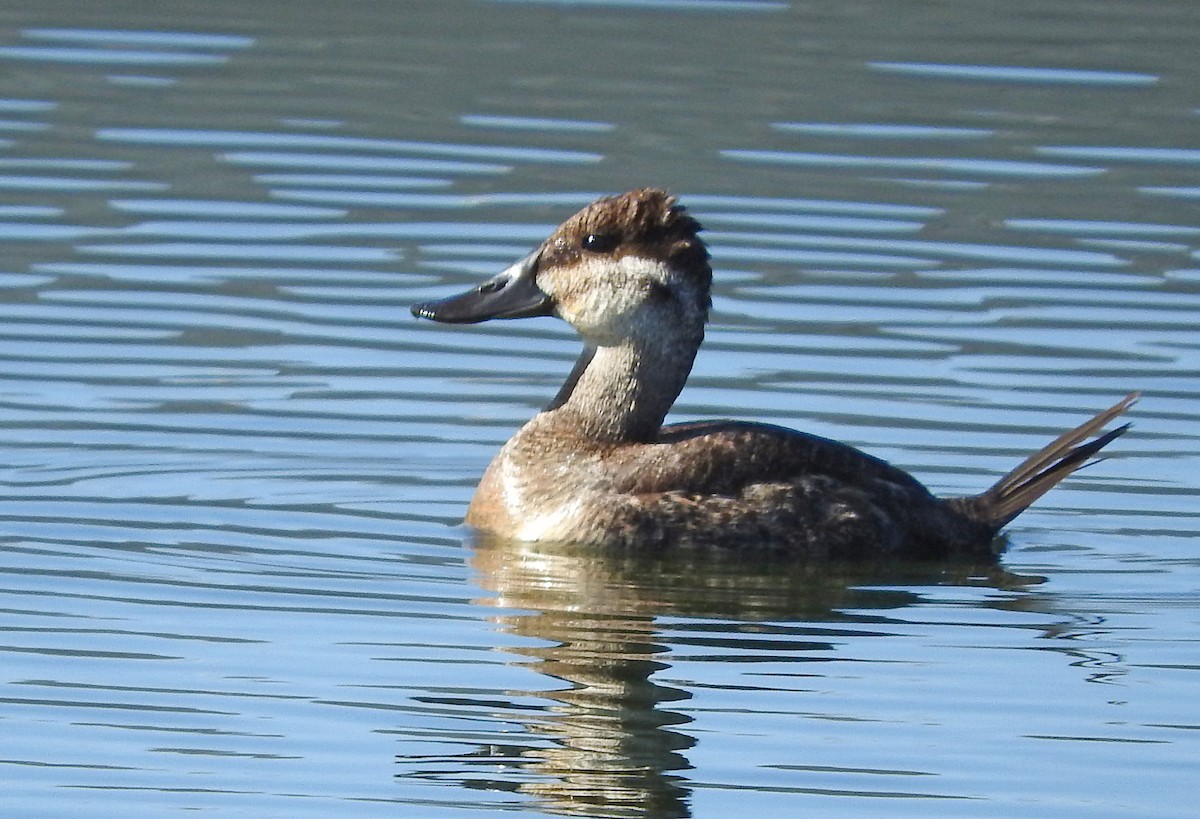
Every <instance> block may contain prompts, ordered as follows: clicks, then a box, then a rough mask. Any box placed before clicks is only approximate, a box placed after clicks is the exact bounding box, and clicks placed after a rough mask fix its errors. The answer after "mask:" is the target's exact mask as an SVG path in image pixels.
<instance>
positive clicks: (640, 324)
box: [412, 188, 712, 346]
mask: <svg viewBox="0 0 1200 819" xmlns="http://www.w3.org/2000/svg"><path fill="white" fill-rule="evenodd" d="M699 230H700V224H699V223H698V222H697V221H696V220H695V219H693V218H692V217H691V216H689V215H688V214H687V212H686V211H685V210H684V208H683V206H681V205H679V204H678V203H677V202H676V200H675V198H674V197H672V196H670V195H668V194H667V193H666V192H665V191H662V190H658V189H655V188H643V189H640V190H636V191H630V192H629V193H623V194H620V195H619V196H609V197H605V198H603V199H599V200H597V201H595V202H593V203H592V204H590V205H588V206H587V207H586V208H584V209H583V210H581V211H579V212H578V213H576V214H575V215H574V216H572V217H571V218H570V219H568V220H567V221H565V222H563V223H562V224H561V225H559V226H558V228H557V229H556V230H555V231H554V233H552V234H551V235H550V237H549V238H548V239H546V241H545V242H543V243H542V244H541V246H540V247H538V248H537V249H536V250H535V251H533V253H531V254H529V255H528V256H526V257H525V258H524V259H521V260H520V261H518V262H516V263H515V264H513V265H512V266H510V267H508V268H507V269H506V270H504V271H502V272H501V273H500V274H499V275H497V276H495V277H493V278H491V279H489V280H488V281H486V282H484V283H483V284H481V285H479V286H478V287H476V288H474V289H472V290H469V291H467V292H466V293H462V294H460V295H457V296H451V297H450V298H448V299H443V300H441V301H434V302H426V303H423V304H417V305H414V306H413V308H412V312H413V315H415V316H418V317H420V318H428V319H433V320H434V321H441V322H446V323H452V324H473V323H475V322H480V321H486V320H488V319H494V318H528V317H531V316H549V315H556V316H559V317H560V318H562V319H563V320H565V321H566V322H568V323H569V324H570V325H571V326H573V327H574V328H575V329H576V330H577V331H578V332H579V333H580V335H582V336H583V337H584V338H585V339H587V340H588V341H589V342H591V343H593V344H596V345H601V346H604V345H609V344H617V343H620V342H621V341H623V340H626V339H636V338H639V337H645V336H652V335H661V334H662V333H663V332H672V331H673V332H681V331H683V330H685V329H686V330H693V331H699V332H702V331H703V326H704V322H705V320H706V319H707V316H708V308H709V287H710V285H711V283H712V269H711V267H710V266H709V263H708V251H707V250H706V249H705V247H704V243H703V241H702V240H701V239H700V237H699V235H698V232H699Z"/></svg>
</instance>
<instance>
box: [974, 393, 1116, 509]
mask: <svg viewBox="0 0 1200 819" xmlns="http://www.w3.org/2000/svg"><path fill="white" fill-rule="evenodd" d="M1138 396H1139V393H1136V392H1133V393H1130V394H1129V395H1126V396H1125V397H1124V398H1122V399H1121V400H1120V401H1118V402H1117V403H1116V404H1114V405H1113V406H1111V407H1109V408H1108V409H1106V410H1104V411H1103V412H1100V413H1098V414H1097V415H1096V416H1095V417H1093V418H1092V419H1091V420H1089V421H1087V422H1085V423H1083V424H1080V425H1079V426H1077V427H1075V429H1072V430H1069V431H1067V432H1064V433H1063V434H1062V435H1060V436H1059V437H1058V438H1056V439H1055V440H1054V441H1052V442H1050V443H1049V444H1047V445H1046V446H1045V447H1043V448H1042V449H1039V450H1038V451H1037V452H1035V453H1033V454H1032V455H1030V456H1029V457H1028V458H1026V459H1025V460H1024V461H1023V462H1022V463H1021V464H1020V465H1019V466H1018V467H1017V468H1016V469H1014V470H1012V471H1011V472H1009V473H1008V474H1007V475H1005V476H1004V477H1003V478H1001V479H1000V480H998V481H996V483H995V484H993V485H992V487H991V488H989V489H988V490H987V491H985V492H983V493H982V494H979V495H975V496H973V497H969V498H960V499H958V506H959V508H960V509H961V510H962V511H964V512H965V513H966V514H967V516H968V517H970V518H971V519H972V520H975V521H977V522H978V523H982V524H984V525H986V526H989V527H992V528H993V529H994V531H997V532H998V531H1000V529H1001V528H1002V527H1003V526H1004V525H1005V524H1007V523H1008V522H1009V521H1011V520H1012V519H1013V518H1015V517H1016V516H1017V515H1019V514H1021V513H1022V512H1024V511H1025V510H1026V509H1027V508H1028V507H1029V505H1030V504H1031V503H1033V502H1034V501H1036V500H1037V499H1038V498H1040V497H1041V496H1042V495H1044V494H1046V493H1047V492H1049V491H1050V490H1051V489H1053V488H1054V486H1055V485H1057V484H1058V482H1059V481H1061V480H1062V479H1063V478H1065V477H1067V476H1068V475H1070V474H1071V473H1072V472H1074V471H1075V470H1077V469H1079V468H1080V467H1082V466H1085V465H1086V464H1088V463H1089V462H1090V461H1091V458H1092V456H1094V455H1095V454H1096V453H1098V452H1099V451H1100V450H1101V449H1103V448H1104V447H1106V446H1108V444H1110V443H1112V442H1113V440H1115V439H1116V438H1118V437H1120V436H1121V435H1122V434H1124V432H1125V431H1126V430H1127V429H1129V424H1123V425H1121V426H1119V427H1116V428H1114V429H1111V430H1109V431H1108V432H1105V433H1104V434H1102V435H1098V434H1097V433H1099V432H1100V430H1102V429H1104V427H1106V426H1108V424H1109V422H1111V421H1112V420H1113V419H1115V418H1118V417H1119V416H1120V415H1122V414H1123V413H1124V412H1125V411H1126V410H1127V409H1129V407H1130V406H1132V405H1133V403H1134V402H1135V401H1137V399H1138ZM1093 436H1096V437H1093Z"/></svg>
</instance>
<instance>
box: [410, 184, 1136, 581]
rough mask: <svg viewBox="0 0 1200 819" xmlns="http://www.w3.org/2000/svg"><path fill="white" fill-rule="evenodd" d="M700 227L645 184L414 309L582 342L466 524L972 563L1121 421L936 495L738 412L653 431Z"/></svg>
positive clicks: (701, 321)
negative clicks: (563, 331)
mask: <svg viewBox="0 0 1200 819" xmlns="http://www.w3.org/2000/svg"><path fill="white" fill-rule="evenodd" d="M701 230H702V228H701V226H700V223H699V222H698V221H697V220H696V219H695V218H694V217H693V216H692V215H691V214H690V213H689V212H688V210H687V209H686V208H685V207H684V206H683V205H682V204H680V203H679V201H678V200H677V199H676V198H675V197H674V196H672V195H671V194H669V193H667V192H666V191H665V190H662V189H659V188H642V189H638V190H633V191H629V192H627V193H622V194H619V195H615V196H606V197H603V198H601V199H598V200H596V201H595V202H593V203H592V204H590V205H588V206H586V207H584V208H583V209H582V210H580V211H579V212H578V213H576V214H574V215H573V216H571V217H570V218H568V219H567V220H566V221H565V222H563V223H562V224H561V225H559V226H558V228H556V229H555V230H554V231H553V232H552V233H551V234H550V236H549V237H548V238H547V239H546V240H545V241H544V242H542V244H541V245H540V246H538V247H537V248H536V249H535V250H534V251H533V252H532V253H530V254H529V255H527V256H525V257H524V258H522V259H520V260H519V261H517V262H515V263H514V264H512V265H511V266H509V267H507V268H506V269H504V270H502V271H501V272H500V273H498V274H497V275H495V276H494V277H492V278H490V279H488V280H487V281H484V282H483V283H482V284H480V285H478V286H477V287H474V288H472V289H471V290H469V291H467V292H465V293H461V294H458V295H454V296H450V297H448V298H443V299H440V300H436V301H428V302H422V303H420V304H416V305H413V306H412V313H413V315H415V316H416V317H418V318H423V319H431V320H433V321H435V322H441V323H445V324H474V323H477V322H482V321H488V320H492V319H523V318H532V317H539V316H556V317H558V318H559V319H562V320H563V321H565V322H567V324H569V325H570V326H571V327H572V328H574V330H575V331H576V332H577V333H578V334H579V336H580V337H581V339H582V342H583V350H582V352H581V354H580V356H579V358H578V360H577V361H576V362H575V365H574V367H573V368H572V369H571V371H570V374H569V375H568V377H567V379H566V382H565V383H564V384H563V386H562V388H561V389H560V390H559V391H558V393H557V395H555V397H554V398H553V400H551V401H550V403H549V404H548V405H547V406H546V407H545V409H544V410H542V411H541V412H539V413H537V414H536V415H535V416H534V417H533V418H532V419H531V420H530V421H528V422H527V423H526V424H525V425H524V426H522V427H521V428H520V429H519V430H518V431H517V432H516V434H514V435H513V436H512V438H510V439H509V440H508V442H507V443H506V444H504V445H503V447H502V448H501V449H500V451H499V452H498V453H497V454H496V456H495V458H494V459H493V460H492V462H491V463H490V465H489V466H488V467H487V469H486V471H485V472H484V473H483V477H482V478H481V480H480V482H479V485H478V487H477V488H476V491H475V494H474V497H473V498H472V500H471V502H470V506H469V507H468V509H467V513H466V519H465V523H466V524H468V525H469V526H470V527H473V528H474V529H475V530H477V531H479V532H480V533H483V534H485V535H486V536H488V537H490V538H499V539H503V540H510V541H517V542H525V543H529V542H555V543H565V544H570V545H572V546H573V547H579V548H584V549H597V550H632V551H637V552H647V553H649V552H661V551H663V550H668V549H677V548H683V549H704V550H722V551H729V550H750V551H755V552H761V553H778V554H785V555H788V556H791V557H794V558H795V559H798V560H814V561H815V560H863V559H878V558H890V557H900V558H916V559H921V558H947V557H953V556H956V555H958V556H964V557H971V558H975V557H979V556H981V555H994V554H996V553H998V548H997V547H996V546H995V543H996V541H997V539H998V535H999V534H1000V532H1001V530H1002V529H1003V528H1004V527H1005V526H1006V525H1007V524H1008V523H1009V522H1011V521H1012V520H1013V519H1014V518H1015V517H1016V516H1017V515H1019V514H1020V513H1021V512H1022V511H1024V510H1025V509H1026V508H1027V507H1028V506H1029V505H1030V504H1032V503H1033V502H1034V501H1036V500H1037V499H1038V498H1040V497H1041V496H1042V495H1044V494H1045V493H1046V492H1047V491H1049V490H1050V489H1051V488H1052V487H1054V486H1055V485H1056V484H1058V483H1059V482H1060V481H1061V480H1063V479H1064V478H1065V477H1067V476H1068V475H1070V474H1071V473H1073V472H1074V471H1076V470H1077V469H1079V468H1080V467H1081V466H1083V465H1085V464H1087V463H1090V462H1091V461H1092V460H1093V456H1095V455H1096V454H1097V453H1098V452H1099V451H1100V450H1101V449H1102V448H1104V447H1105V446H1107V445H1108V444H1109V443H1111V442H1112V441H1113V440H1115V439H1116V438H1117V437H1119V436H1120V435H1122V434H1123V433H1124V432H1125V431H1126V430H1127V429H1128V428H1129V424H1128V423H1125V424H1124V425H1121V426H1117V427H1116V428H1113V429H1110V430H1108V431H1104V430H1105V428H1106V427H1108V426H1109V425H1110V423H1111V422H1113V421H1114V419H1117V418H1118V417H1119V416H1121V415H1122V414H1124V413H1125V412H1126V410H1127V409H1128V408H1129V407H1130V406H1131V405H1132V404H1133V403H1134V401H1135V400H1136V399H1137V397H1138V395H1137V393H1130V394H1129V395H1126V396H1125V397H1124V398H1123V399H1122V400H1121V401H1119V402H1117V403H1116V404H1115V405H1113V406H1112V407H1110V408H1108V409H1106V410H1104V411H1102V412H1100V413H1098V414H1097V415H1095V416H1094V417H1093V418H1091V419H1090V420H1088V421H1086V422H1084V423H1083V424H1081V425H1079V426H1078V427H1076V428H1075V429H1072V430H1070V431H1068V432H1066V433H1064V434H1063V435H1061V436H1059V437H1058V438H1057V439H1055V440H1054V441H1052V442H1051V443H1050V444H1048V445H1047V446H1045V447H1044V448H1042V449H1041V450H1039V451H1038V452H1036V453H1034V454H1033V455H1031V456H1030V457H1029V458H1027V459H1026V460H1025V461H1024V462H1022V463H1021V464H1019V465H1018V466H1017V467H1016V468H1014V469H1013V470H1012V471H1010V472H1009V473H1008V474H1006V475H1004V476H1003V477H1001V478H1000V479H999V480H998V481H996V483H995V484H993V485H992V486H991V487H990V488H988V489H986V490H985V491H983V492H982V493H980V494H978V495H972V496H964V497H939V496H936V495H934V494H933V493H932V492H931V491H930V490H929V489H927V488H926V487H925V486H924V484H922V483H921V482H920V481H919V480H918V479H917V478H915V477H913V476H912V475H910V474H909V473H907V472H906V471H904V470H903V469H901V468H899V467H896V466H893V465H891V464H890V463H888V462H886V461H884V460H882V459H880V458H877V457H875V456H872V455H870V454H867V453H866V452H863V451H861V450H859V449H857V448H855V447H853V446H851V445H848V444H845V443H840V442H837V441H834V440H830V439H827V438H823V437H820V436H817V435H812V434H808V433H805V432H800V431H797V430H793V429H789V428H785V427H782V426H775V425H771V424H766V423H759V422H755V421H749V420H745V421H743V420H713V421H700V422H688V423H674V424H665V423H664V421H665V419H666V416H667V413H668V412H669V410H670V409H671V407H672V405H673V404H674V403H675V400H676V398H677V397H678V396H679V393H680V391H681V390H682V389H683V386H684V384H685V382H686V381H687V378H688V375H689V373H690V372H691V369H692V365H693V362H694V360H695V357H696V354H697V352H698V350H699V349H700V345H701V342H702V341H703V340H704V332H705V326H706V324H707V322H708V318H709V311H710V307H711V296H710V291H711V287H712V279H713V271H712V267H711V264H710V256H709V252H708V249H707V247H706V245H705V243H704V241H703V240H702V239H701V237H700V231H701Z"/></svg>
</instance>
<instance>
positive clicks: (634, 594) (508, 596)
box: [401, 538, 1041, 817]
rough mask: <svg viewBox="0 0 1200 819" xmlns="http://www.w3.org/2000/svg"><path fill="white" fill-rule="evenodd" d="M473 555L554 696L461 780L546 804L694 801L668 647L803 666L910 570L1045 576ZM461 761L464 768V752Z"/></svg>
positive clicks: (963, 577)
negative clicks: (522, 739) (521, 741)
mask: <svg viewBox="0 0 1200 819" xmlns="http://www.w3.org/2000/svg"><path fill="white" fill-rule="evenodd" d="M472 567H473V568H474V569H475V570H476V571H477V572H478V574H479V578H480V579H479V582H480V584H481V585H482V586H483V587H484V588H485V589H486V590H487V591H489V592H491V593H493V594H494V595H495V597H494V598H487V599H485V601H484V602H485V604H488V605H495V606H497V607H498V608H500V609H502V610H503V613H501V614H498V615H497V616H496V617H495V622H496V623H497V624H499V625H500V627H501V628H502V629H504V630H505V631H506V632H509V633H510V634H513V635H517V636H519V637H522V638H527V639H529V640H530V641H531V643H529V644H526V645H524V646H523V647H518V648H514V649H511V651H512V652H513V653H514V654H517V655H518V656H520V657H522V658H523V659H521V660H519V661H518V663H519V664H521V665H526V666H528V667H529V668H532V669H533V670H536V671H537V672H538V673H540V674H543V675H545V676H546V677H548V678H550V679H551V680H552V681H553V686H554V687H552V688H550V689H548V690H541V691H536V692H523V693H526V695H532V696H534V697H536V698H538V699H541V700H543V701H549V703H550V706H549V707H547V708H546V709H544V710H536V711H532V712H531V716H530V717H529V718H528V719H527V720H526V721H525V722H526V724H525V726H524V728H525V730H524V732H523V733H524V735H525V736H526V737H529V738H537V740H538V742H537V743H536V744H535V743H528V744H526V745H524V746H519V747H516V746H514V747H510V748H508V749H507V750H506V752H505V753H502V754H499V755H497V754H496V753H495V752H494V750H492V751H489V749H487V748H484V749H480V751H479V752H478V753H472V754H470V755H469V756H470V757H471V758H472V759H473V760H475V761H476V763H478V761H479V760H480V759H487V760H489V761H490V763H491V764H490V768H491V769H490V771H489V773H488V775H487V777H486V778H484V779H482V780H480V779H473V780H470V781H460V784H464V785H471V786H473V787H485V788H489V789H494V790H501V791H517V792H520V793H523V794H526V795H530V796H533V797H535V798H536V799H537V801H538V807H539V808H540V809H542V810H547V811H550V812H553V813H558V814H563V815H587V816H605V817H630V816H663V817H686V816H691V815H692V813H691V809H690V806H689V799H690V796H691V793H692V787H691V783H689V780H688V777H687V774H686V773H685V772H686V771H688V770H689V769H690V768H691V764H690V762H689V760H688V756H687V752H688V750H689V749H691V748H692V747H693V746H695V745H696V743H697V741H698V738H697V737H696V736H695V735H693V734H692V733H690V732H689V730H688V725H689V724H690V723H692V722H693V717H692V716H690V715H689V714H687V713H686V712H685V711H686V708H685V707H684V706H683V703H686V702H687V701H688V700H689V699H691V697H692V694H691V693H689V691H688V690H686V689H684V688H682V687H679V686H678V685H672V684H671V683H670V682H668V681H667V680H668V679H669V677H670V674H671V672H672V666H673V663H672V661H671V655H672V654H674V653H678V652H681V651H682V652H689V653H690V652H701V654H702V656H703V658H704V659H705V660H706V661H714V662H718V663H742V664H745V663H766V662H771V663H783V664H784V665H787V666H793V667H795V666H803V668H804V672H803V673H804V674H806V675H810V674H819V672H811V671H810V669H811V668H820V667H824V665H826V664H829V663H834V662H838V661H839V657H838V656H837V647H838V645H839V644H841V643H845V642H847V641H848V640H853V639H854V638H856V637H864V636H881V635H886V634H887V633H888V623H889V615H888V613H889V612H895V611H897V610H899V609H903V608H906V607H909V606H912V605H913V604H915V603H917V602H918V601H919V600H920V599H921V594H920V593H919V591H918V589H917V587H919V586H931V585H971V586H978V587H986V588H992V589H1006V590H1019V589H1025V588H1028V587H1030V586H1032V585H1035V584H1037V583H1039V582H1041V579H1040V578H1035V577H1020V576H1017V575H1014V574H1011V573H1009V572H1006V571H1005V570H1003V569H1001V568H999V567H997V566H995V565H990V564H989V565H974V564H965V563H963V564H890V565H861V564H853V565H841V566H823V567H813V566H806V565H793V564H789V563H780V562H779V561H772V560H768V559H762V560H760V559H750V560H747V559H743V558H739V559H733V558H731V557H729V556H721V555H703V556H701V555H689V554H675V555H668V556H653V557H651V556H629V555H613V554H609V555H605V554H596V553H594V552H591V551H588V550H583V549H575V548H572V547H570V546H563V545H557V546H555V545H550V544H517V543H512V542H506V541H501V540H497V539H490V538H488V539H484V540H481V542H479V543H477V544H476V551H475V553H474V556H473V558H472ZM867 584H870V586H868V585H867ZM850 612H852V613H850ZM736 687H737V686H733V688H736ZM401 761H402V763H404V764H406V765H407V764H412V763H415V762H417V761H418V760H416V759H412V758H408V759H402V760H401ZM419 761H420V762H423V763H428V762H429V761H430V760H428V759H422V760H419ZM456 762H457V766H456V768H457V771H458V772H459V773H461V771H462V770H463V768H464V766H463V764H462V762H463V758H462V757H459V758H457V759H456ZM451 770H453V769H451ZM843 773H844V772H843ZM859 773H869V774H875V773H885V772H882V771H860V772H859ZM887 773H891V774H895V773H896V772H895V771H891V772H887ZM930 773H931V772H930ZM451 776H452V777H453V776H454V774H453V773H451ZM855 790H856V791H860V792H861V791H862V790H863V788H862V786H861V783H859V784H856V785H855ZM847 793H849V791H847ZM904 795H906V796H910V797H911V796H916V797H928V798H934V797H936V798H945V797H946V795H945V794H933V793H926V792H920V791H909V792H906V793H905V794H904Z"/></svg>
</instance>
